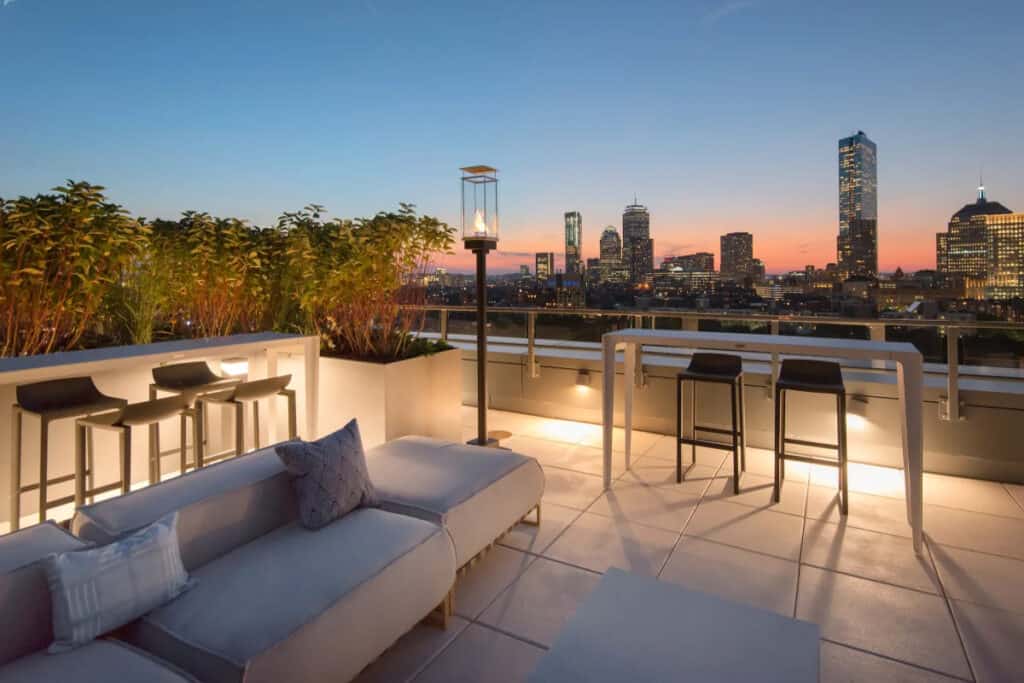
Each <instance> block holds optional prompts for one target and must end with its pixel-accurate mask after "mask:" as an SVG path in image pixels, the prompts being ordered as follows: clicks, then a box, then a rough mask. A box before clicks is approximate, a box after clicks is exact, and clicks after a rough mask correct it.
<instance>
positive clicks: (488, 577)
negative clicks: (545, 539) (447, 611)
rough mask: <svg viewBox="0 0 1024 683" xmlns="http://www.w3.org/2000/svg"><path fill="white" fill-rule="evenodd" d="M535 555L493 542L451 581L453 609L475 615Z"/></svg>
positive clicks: (465, 615) (472, 616)
mask: <svg viewBox="0 0 1024 683" xmlns="http://www.w3.org/2000/svg"><path fill="white" fill-rule="evenodd" d="M534 559H535V557H534V556H533V555H527V554H526V553H524V552H521V551H519V550H513V549H512V548H506V547H504V546H501V545H496V546H494V547H493V548H491V549H490V550H489V551H488V552H487V553H485V554H484V556H483V557H481V558H480V559H479V560H477V561H476V563H474V564H473V566H472V567H470V568H469V569H467V570H466V571H465V572H464V573H463V574H462V575H461V576H459V577H458V579H457V580H456V581H455V599H454V604H455V613H456V614H458V615H459V616H463V617H466V618H467V619H475V618H476V617H477V615H479V614H480V613H481V612H483V611H484V608H485V607H487V605H489V604H491V601H492V600H494V598H496V597H497V596H498V593H500V592H501V591H503V590H504V589H505V587H506V586H508V585H509V584H510V583H512V582H513V581H514V580H515V579H516V577H518V576H519V575H520V574H522V573H523V572H524V571H526V568H527V567H528V566H530V563H531V562H533V560H534Z"/></svg>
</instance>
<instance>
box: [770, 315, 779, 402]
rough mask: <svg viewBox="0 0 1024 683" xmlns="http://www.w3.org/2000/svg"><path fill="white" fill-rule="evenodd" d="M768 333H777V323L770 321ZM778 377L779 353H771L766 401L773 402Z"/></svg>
mask: <svg viewBox="0 0 1024 683" xmlns="http://www.w3.org/2000/svg"><path fill="white" fill-rule="evenodd" d="M768 326H769V331H770V332H771V334H774V335H777V334H778V333H779V321H778V320H777V319H776V320H772V321H771V322H770V323H769V325H768ZM778 376H779V352H778V351H772V377H771V381H770V382H769V383H768V399H769V400H772V401H774V400H775V380H776V378H777V377H778Z"/></svg>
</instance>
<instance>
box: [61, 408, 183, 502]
mask: <svg viewBox="0 0 1024 683" xmlns="http://www.w3.org/2000/svg"><path fill="white" fill-rule="evenodd" d="M176 415H177V416H179V417H180V419H181V449H180V452H181V473H182V474H184V473H185V470H186V465H187V458H186V454H187V452H188V450H187V444H188V426H187V419H188V418H190V417H191V418H192V426H193V429H194V430H195V431H194V433H195V438H196V439H197V441H196V443H198V442H199V440H200V439H202V433H201V428H200V425H199V419H198V414H197V413H196V411H195V409H193V408H191V407H190V406H189V400H188V397H187V396H183V395H180V394H179V395H177V396H168V397H166V398H158V399H153V400H151V401H142V402H141V403H131V404H129V405H127V406H125V407H124V408H122V409H121V410H114V411H111V412H109V413H99V414H97V415H90V416H88V417H82V418H79V419H78V420H76V421H75V462H76V463H77V464H78V466H84V463H85V460H86V452H87V448H88V450H89V451H91V450H92V433H93V430H95V429H102V430H106V431H112V432H117V434H118V457H119V461H120V464H121V480H120V481H121V493H128V491H129V490H131V482H132V478H131V466H132V427H137V426H142V425H147V426H150V427H155V428H156V429H155V430H154V429H151V430H150V440H149V483H150V485H152V484H158V483H159V482H160V478H161V474H160V421H161V420H166V419H169V418H172V417H174V416H176ZM154 437H155V438H154ZM87 444H88V446H87ZM90 459H92V455H91V453H90ZM83 469H84V467H83ZM75 471H76V473H77V472H80V471H81V469H79V467H76V470H75ZM114 486H116V484H115V485H114ZM114 486H110V487H109V488H108V489H107V490H109V489H110V488H114ZM100 492H101V491H98V490H97V491H95V492H94V493H100ZM85 496H86V490H85V479H84V477H82V476H77V477H76V478H75V506H76V507H78V506H81V505H82V504H84V503H85Z"/></svg>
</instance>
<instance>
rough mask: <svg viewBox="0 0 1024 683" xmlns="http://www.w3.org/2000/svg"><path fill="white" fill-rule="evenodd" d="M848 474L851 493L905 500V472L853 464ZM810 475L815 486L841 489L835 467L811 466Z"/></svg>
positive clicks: (837, 471) (890, 468) (849, 466)
mask: <svg viewBox="0 0 1024 683" xmlns="http://www.w3.org/2000/svg"><path fill="white" fill-rule="evenodd" d="M787 467H788V465H787ZM847 472H848V473H849V475H850V483H849V487H850V490H851V491H856V492H857V493H868V494H870V495H872V496H885V497H887V498H903V497H904V495H905V493H904V492H905V491H906V485H905V484H904V479H903V470H900V469H895V468H892V467H879V466H878V465H867V464H864V463H859V462H851V463H850V464H849V465H848V466H847ZM810 474H811V485H813V486H822V487H825V488H831V489H835V488H838V487H839V470H838V469H837V468H835V467H828V466H825V465H811V469H810Z"/></svg>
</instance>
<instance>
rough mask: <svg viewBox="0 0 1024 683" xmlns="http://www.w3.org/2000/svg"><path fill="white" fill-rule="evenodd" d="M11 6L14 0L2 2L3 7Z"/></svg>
mask: <svg viewBox="0 0 1024 683" xmlns="http://www.w3.org/2000/svg"><path fill="white" fill-rule="evenodd" d="M13 4H14V0H4V5H3V6H4V7H7V6H8V5H13Z"/></svg>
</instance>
